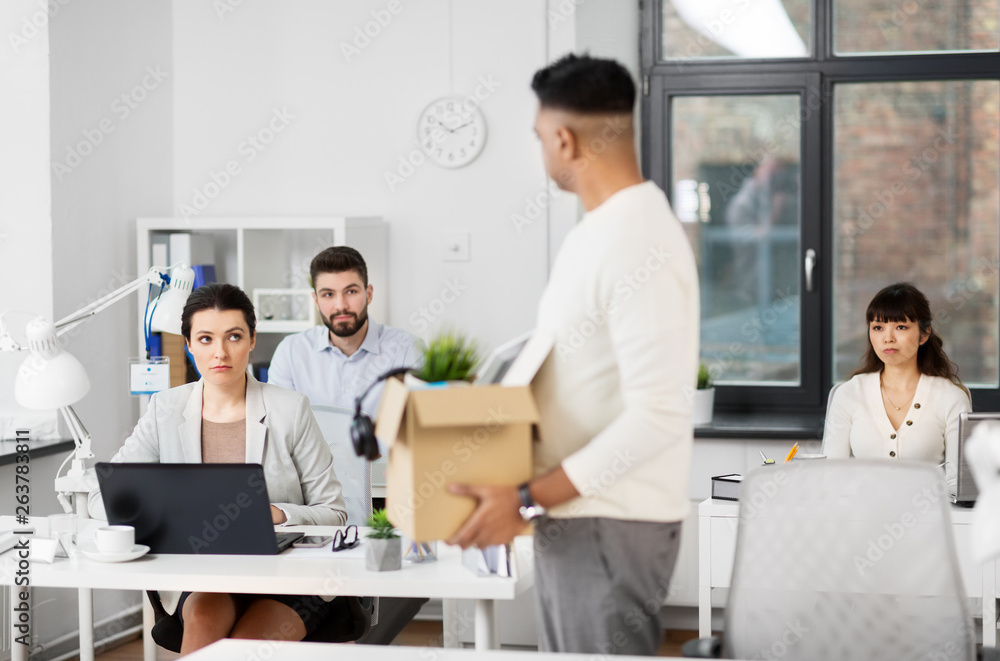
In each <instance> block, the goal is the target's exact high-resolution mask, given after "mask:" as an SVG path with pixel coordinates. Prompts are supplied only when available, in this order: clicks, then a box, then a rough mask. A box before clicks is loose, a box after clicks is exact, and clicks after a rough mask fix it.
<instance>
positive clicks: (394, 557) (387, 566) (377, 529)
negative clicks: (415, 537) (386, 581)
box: [365, 509, 403, 571]
mask: <svg viewBox="0 0 1000 661" xmlns="http://www.w3.org/2000/svg"><path fill="white" fill-rule="evenodd" d="M367 525H368V527H369V528H370V530H369V531H368V535H367V537H368V542H367V543H366V544H365V568H366V569H367V570H368V571H392V570H393V569H400V568H401V567H402V566H403V553H402V542H401V541H400V538H399V535H398V534H397V533H396V527H395V526H393V525H392V522H391V521H389V517H388V515H387V514H386V513H385V510H384V509H380V510H375V511H374V512H372V514H371V516H370V517H368V523H367Z"/></svg>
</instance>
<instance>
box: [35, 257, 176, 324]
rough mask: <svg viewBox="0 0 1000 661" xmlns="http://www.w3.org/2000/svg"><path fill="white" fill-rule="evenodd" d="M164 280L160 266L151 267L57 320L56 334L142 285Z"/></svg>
mask: <svg viewBox="0 0 1000 661" xmlns="http://www.w3.org/2000/svg"><path fill="white" fill-rule="evenodd" d="M164 282H166V281H165V280H164V278H163V274H162V273H161V272H160V271H159V270H158V267H156V266H154V267H152V268H150V269H149V271H148V272H147V273H146V274H145V275H144V276H142V277H140V278H136V279H135V280H133V281H132V282H130V283H128V284H127V285H123V286H121V287H119V288H118V289H116V290H114V291H113V292H111V293H110V294H108V295H106V296H102V297H101V298H99V299H97V300H96V301H94V302H93V303H91V304H89V305H87V306H84V307H82V308H80V309H79V310H77V311H76V312H74V313H72V314H70V315H69V316H66V317H63V318H62V319H60V320H59V321H57V322H56V323H55V327H56V336H57V337H58V336H60V335H63V334H65V333H67V332H68V331H69V330H70V329H71V328H73V327H75V326H76V325H77V324H78V323H80V322H81V321H84V320H86V319H89V318H90V317H92V316H94V315H95V314H97V313H99V312H101V311H102V310H105V309H107V308H109V307H111V306H112V305H114V304H115V303H117V302H118V301H120V300H121V299H123V298H125V297H126V296H128V295H129V294H131V293H133V292H135V291H137V290H139V289H140V288H141V287H144V286H148V285H159V286H161V287H162V286H163V284H164Z"/></svg>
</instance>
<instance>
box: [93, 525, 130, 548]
mask: <svg viewBox="0 0 1000 661" xmlns="http://www.w3.org/2000/svg"><path fill="white" fill-rule="evenodd" d="M94 543H95V544H96V545H97V550H98V551H99V552H100V553H109V554H110V553H127V552H128V551H131V550H132V547H133V546H135V528H133V527H132V526H105V527H103V528H98V529H97V530H95V531H94Z"/></svg>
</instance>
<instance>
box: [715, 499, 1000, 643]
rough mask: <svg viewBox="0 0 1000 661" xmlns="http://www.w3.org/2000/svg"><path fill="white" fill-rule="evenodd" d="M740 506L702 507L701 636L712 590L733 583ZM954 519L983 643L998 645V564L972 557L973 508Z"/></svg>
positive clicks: (965, 579) (967, 587)
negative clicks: (977, 603)
mask: <svg viewBox="0 0 1000 661" xmlns="http://www.w3.org/2000/svg"><path fill="white" fill-rule="evenodd" d="M739 505H740V504H739V503H737V502H733V501H729V500H713V499H711V498H709V499H708V500H705V501H702V503H701V504H700V505H699V506H698V535H699V539H698V635H699V636H701V637H706V636H711V635H712V589H713V588H728V587H729V586H730V579H731V578H732V574H733V560H734V559H735V557H736V528H737V525H738V523H739V509H740V508H739ZM951 521H952V526H953V528H952V530H953V532H954V537H955V546H956V548H957V551H958V561H959V565H960V567H961V572H962V581H963V583H964V584H965V592H966V596H968V597H969V598H981V599H982V600H983V645H984V646H989V647H996V644H997V627H996V621H997V610H996V599H997V594H998V586H997V580H996V563H995V562H988V563H986V564H985V565H978V564H976V563H975V562H974V561H973V559H972V550H971V548H972V545H971V541H970V540H971V538H972V532H971V530H972V528H971V526H972V510H971V509H968V508H965V507H953V508H952V509H951ZM991 624H992V626H991Z"/></svg>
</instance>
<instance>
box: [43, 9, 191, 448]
mask: <svg viewBox="0 0 1000 661" xmlns="http://www.w3.org/2000/svg"><path fill="white" fill-rule="evenodd" d="M51 42H52V81H51V89H52V127H51V135H52V147H51V150H52V152H51V153H52V161H53V172H52V228H53V237H54V238H53V244H52V249H53V263H54V282H53V284H54V288H55V297H54V308H55V310H54V312H55V316H56V318H59V317H62V316H65V315H67V314H70V313H72V312H73V311H75V310H78V309H79V308H81V307H83V306H84V305H86V304H87V303H89V302H91V301H93V300H95V299H97V298H99V297H100V296H103V295H104V294H107V293H109V292H111V291H113V290H114V289H116V288H118V287H120V286H121V285H123V284H126V283H127V282H129V281H131V280H133V279H135V278H136V277H137V274H136V272H135V268H136V267H135V222H134V219H135V217H136V216H154V215H162V214H169V213H170V212H171V206H170V201H171V190H172V187H171V169H170V161H171V151H170V150H171V143H172V130H171V112H172V82H173V81H172V75H173V73H172V66H171V30H170V6H169V3H167V2H162V1H161V2H142V3H136V2H129V1H128V0H96V1H94V0H92V1H90V2H86V3H68V4H67V5H66V6H65V7H64V8H63V9H62V10H61V11H60V13H59V14H58V15H56V16H55V17H54V18H53V20H52V24H51ZM150 72H156V74H155V75H153V74H151V73H150ZM163 76H166V77H163ZM95 143H96V144H95ZM74 154H76V155H78V156H80V155H82V156H80V157H79V159H77V158H76V157H74ZM136 314H137V312H136V304H135V299H134V297H129V298H128V299H126V300H123V301H120V302H118V303H116V304H115V305H114V306H113V307H110V308H108V309H106V310H105V311H104V312H102V313H100V314H99V315H97V316H96V317H94V318H93V319H91V320H90V321H88V322H86V323H84V324H82V325H81V326H79V327H78V328H76V329H73V330H71V331H70V333H69V334H68V335H67V336H66V337H68V338H69V340H68V343H67V344H66V348H67V349H68V350H69V351H70V352H71V353H73V354H74V355H75V356H76V357H77V358H79V359H80V361H81V362H82V363H83V365H84V367H85V368H86V370H87V373H88V374H89V376H90V379H91V383H92V386H91V391H90V394H88V395H87V396H86V397H85V398H84V399H83V400H82V401H81V402H80V403H79V404H77V405H76V406H75V407H74V408H75V409H76V411H77V413H78V414H79V415H80V418H81V419H82V420H83V423H84V424H85V425H86V426H87V428H88V430H89V431H90V433H91V435H92V436H93V438H94V448H95V453H96V454H97V455H98V456H99V457H101V458H107V457H108V456H110V454H111V452H112V451H113V450H114V449H116V448H118V447H119V446H120V445H121V442H122V441H123V440H124V438H125V436H126V435H127V434H128V432H130V431H131V429H132V427H133V425H134V424H135V420H136V415H137V412H138V408H137V404H136V402H135V401H134V400H133V399H131V398H130V397H129V396H128V394H127V393H128V383H127V380H126V378H125V376H126V370H127V366H126V359H127V357H128V356H132V355H134V347H135V339H134V333H135V330H134V329H135V318H136Z"/></svg>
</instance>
